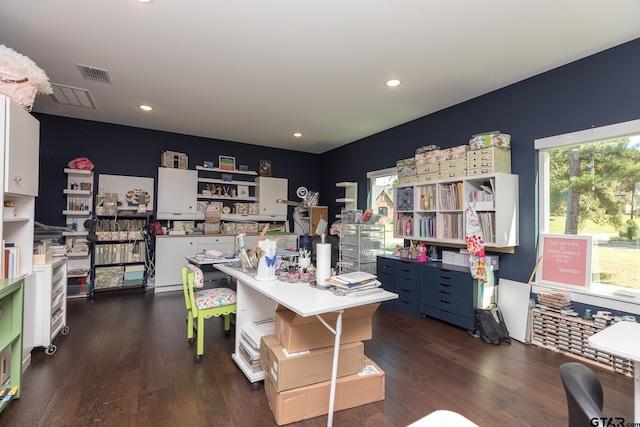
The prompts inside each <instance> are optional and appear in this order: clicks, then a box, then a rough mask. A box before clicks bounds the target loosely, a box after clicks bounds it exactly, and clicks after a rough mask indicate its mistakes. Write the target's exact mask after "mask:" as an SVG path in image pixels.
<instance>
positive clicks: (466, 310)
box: [422, 298, 475, 318]
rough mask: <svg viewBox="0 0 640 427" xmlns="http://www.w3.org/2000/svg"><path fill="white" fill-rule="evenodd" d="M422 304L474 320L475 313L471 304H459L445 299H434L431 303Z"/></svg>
mask: <svg viewBox="0 0 640 427" xmlns="http://www.w3.org/2000/svg"><path fill="white" fill-rule="evenodd" d="M422 304H425V305H426V306H428V307H433V308H437V309H440V310H442V311H446V312H448V313H453V314H457V315H459V316H462V317H466V318H472V317H473V316H474V312H475V310H473V308H472V307H471V305H470V304H459V303H457V302H451V301H447V300H444V299H435V298H434V299H432V300H429V302H422Z"/></svg>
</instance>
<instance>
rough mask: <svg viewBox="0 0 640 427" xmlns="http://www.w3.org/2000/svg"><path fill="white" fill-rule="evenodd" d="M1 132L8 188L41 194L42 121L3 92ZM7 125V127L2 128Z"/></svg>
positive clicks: (15, 191) (17, 191)
mask: <svg viewBox="0 0 640 427" xmlns="http://www.w3.org/2000/svg"><path fill="white" fill-rule="evenodd" d="M0 105H1V106H0V109H1V110H4V111H0V117H2V119H0V122H2V124H0V135H4V140H5V141H4V143H5V179H4V184H5V185H4V191H5V192H7V193H14V194H23V195H26V196H37V195H38V170H39V165H38V155H39V149H40V122H38V120H37V119H36V118H35V117H33V116H32V115H31V114H29V113H28V112H27V111H25V110H24V109H22V108H21V107H20V106H18V104H16V103H15V102H13V101H11V100H10V99H9V98H7V97H5V96H0ZM1 128H4V129H1Z"/></svg>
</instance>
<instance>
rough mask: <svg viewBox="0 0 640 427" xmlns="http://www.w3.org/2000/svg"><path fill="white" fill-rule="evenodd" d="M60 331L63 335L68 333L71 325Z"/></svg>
mask: <svg viewBox="0 0 640 427" xmlns="http://www.w3.org/2000/svg"><path fill="white" fill-rule="evenodd" d="M60 333H61V334H62V335H67V334H68V333H69V327H68V326H63V327H62V329H61V330H60Z"/></svg>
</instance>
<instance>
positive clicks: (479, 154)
mask: <svg viewBox="0 0 640 427" xmlns="http://www.w3.org/2000/svg"><path fill="white" fill-rule="evenodd" d="M496 172H504V173H511V150H509V149H506V148H500V147H489V148H482V149H480V150H473V151H469V152H468V153H467V173H468V174H469V176H472V175H483V174H487V173H496Z"/></svg>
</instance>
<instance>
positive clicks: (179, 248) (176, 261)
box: [155, 237, 198, 293]
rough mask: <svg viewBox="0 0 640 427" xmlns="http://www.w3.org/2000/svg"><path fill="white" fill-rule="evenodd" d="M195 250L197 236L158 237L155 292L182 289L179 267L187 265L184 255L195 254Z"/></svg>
mask: <svg viewBox="0 0 640 427" xmlns="http://www.w3.org/2000/svg"><path fill="white" fill-rule="evenodd" d="M197 251H198V238H197V237H158V238H157V239H156V277H155V293H158V292H165V291H175V290H180V289H182V275H181V273H180V269H181V268H182V267H184V266H185V265H187V260H186V259H185V257H186V256H192V255H195V254H196V252H197ZM176 285H179V286H176ZM163 288H165V289H163Z"/></svg>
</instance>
